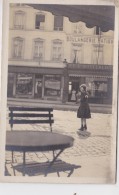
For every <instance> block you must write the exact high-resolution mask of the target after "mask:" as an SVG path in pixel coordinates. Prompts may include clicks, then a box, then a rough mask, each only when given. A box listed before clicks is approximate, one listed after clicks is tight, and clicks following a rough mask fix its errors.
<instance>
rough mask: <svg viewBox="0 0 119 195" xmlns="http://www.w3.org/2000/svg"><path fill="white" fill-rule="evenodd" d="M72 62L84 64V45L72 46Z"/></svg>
mask: <svg viewBox="0 0 119 195" xmlns="http://www.w3.org/2000/svg"><path fill="white" fill-rule="evenodd" d="M71 61H72V62H73V63H79V64H80V63H83V50H82V44H75V43H74V44H72V53H71Z"/></svg>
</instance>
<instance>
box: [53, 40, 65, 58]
mask: <svg viewBox="0 0 119 195" xmlns="http://www.w3.org/2000/svg"><path fill="white" fill-rule="evenodd" d="M55 41H58V42H61V45H62V46H61V58H60V60H57V59H56V58H53V46H54V42H55ZM63 45H64V42H63V41H62V40H61V39H54V40H52V43H51V47H52V50H51V51H52V53H51V60H52V61H53V62H61V61H62V60H63V53H64V52H63V51H64V47H63Z"/></svg>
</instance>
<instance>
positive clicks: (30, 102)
mask: <svg viewBox="0 0 119 195" xmlns="http://www.w3.org/2000/svg"><path fill="white" fill-rule="evenodd" d="M7 103H8V106H30V107H52V108H53V109H56V110H67V111H69V110H70V111H77V109H78V106H79V105H78V104H76V103H75V102H66V103H61V102H58V101H49V100H39V99H30V98H27V99H24V98H8V101H7ZM90 109H91V112H93V113H105V114H111V113H112V106H111V105H109V104H90Z"/></svg>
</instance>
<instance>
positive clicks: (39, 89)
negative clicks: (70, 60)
mask: <svg viewBox="0 0 119 195" xmlns="http://www.w3.org/2000/svg"><path fill="white" fill-rule="evenodd" d="M112 74H113V69H112V66H107V65H105V66H104V65H91V64H90V65H85V64H83V65H81V64H67V67H65V68H61V69H59V68H41V67H40V68H39V67H20V66H19V67H18V66H9V74H8V98H31V99H37V100H46V101H57V102H59V103H67V102H70V103H74V102H76V94H77V92H78V90H79V87H80V85H81V84H83V83H85V84H86V86H87V90H88V93H89V102H90V103H95V104H112Z"/></svg>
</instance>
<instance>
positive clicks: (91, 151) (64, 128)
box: [6, 110, 115, 183]
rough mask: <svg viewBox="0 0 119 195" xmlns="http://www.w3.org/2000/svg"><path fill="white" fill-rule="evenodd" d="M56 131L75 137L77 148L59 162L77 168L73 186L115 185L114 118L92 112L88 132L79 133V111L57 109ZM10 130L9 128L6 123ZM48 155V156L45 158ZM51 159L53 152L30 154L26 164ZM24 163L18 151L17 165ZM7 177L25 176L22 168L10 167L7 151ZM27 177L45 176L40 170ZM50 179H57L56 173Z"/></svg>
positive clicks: (27, 127) (17, 127)
mask: <svg viewBox="0 0 119 195" xmlns="http://www.w3.org/2000/svg"><path fill="white" fill-rule="evenodd" d="M53 113H54V121H55V122H54V124H53V132H57V133H62V134H65V135H69V136H72V137H73V138H74V145H73V147H71V148H68V149H66V150H65V151H64V152H63V153H62V154H61V155H60V157H59V158H60V159H61V160H62V161H64V162H66V163H70V164H71V165H75V166H78V168H76V169H74V172H73V173H72V174H71V175H70V178H72V179H73V182H72V183H74V182H75V183H114V182H115V166H114V164H113V156H112V153H113V152H112V142H113V139H112V138H113V132H112V115H111V114H102V113H92V116H91V119H88V120H87V124H88V130H87V131H86V132H85V133H83V134H79V133H78V132H79V131H78V129H79V127H80V119H78V118H77V117H76V111H71V110H70V111H67V110H65V111H62V110H54V111H53ZM14 128H15V130H24V129H25V130H32V131H36V130H39V131H40V130H42V131H44V130H49V126H48V125H47V124H42V125H29V124H27V125H14ZM7 130H10V126H9V124H8V122H7ZM46 156H47V157H46ZM47 158H51V153H36V152H34V153H27V162H37V163H40V162H41V161H43V162H44V161H46V160H47ZM19 163H22V154H21V153H17V152H15V154H14V164H19ZM6 168H7V169H6V170H7V171H6V175H11V176H14V174H15V175H16V176H22V171H21V170H20V169H17V170H15V172H14V169H13V167H12V164H11V152H6ZM27 176H38V177H44V176H43V175H40V174H39V167H38V166H36V167H35V166H34V167H32V168H31V169H27ZM47 177H52V178H56V177H57V174H56V172H54V173H50V174H48V176H47ZM60 177H62V178H66V177H67V173H64V172H60Z"/></svg>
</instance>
